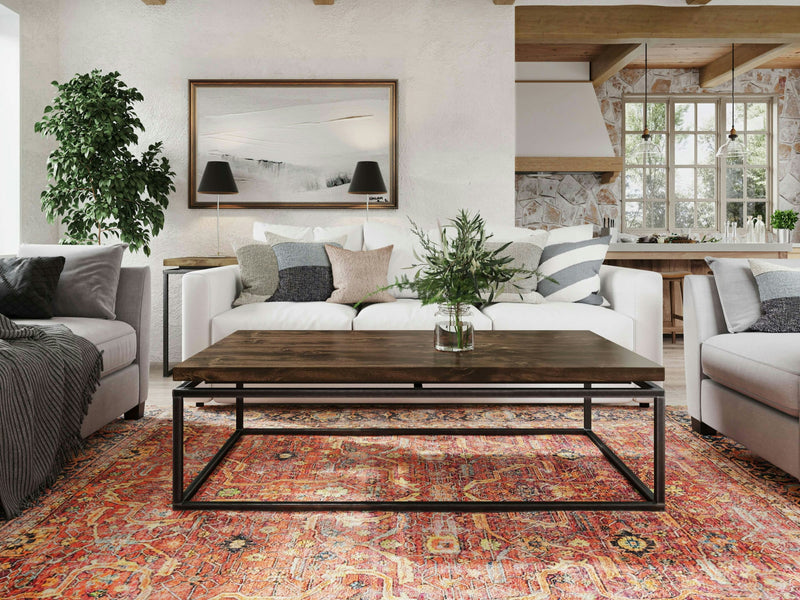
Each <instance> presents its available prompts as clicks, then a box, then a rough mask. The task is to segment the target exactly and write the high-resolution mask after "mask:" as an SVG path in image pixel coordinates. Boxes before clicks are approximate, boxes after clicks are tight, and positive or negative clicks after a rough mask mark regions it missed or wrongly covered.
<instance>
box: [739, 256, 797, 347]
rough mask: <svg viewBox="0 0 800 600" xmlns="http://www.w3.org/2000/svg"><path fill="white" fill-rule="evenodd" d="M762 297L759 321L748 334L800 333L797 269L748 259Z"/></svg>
mask: <svg viewBox="0 0 800 600" xmlns="http://www.w3.org/2000/svg"><path fill="white" fill-rule="evenodd" d="M750 270H751V271H752V272H753V276H754V277H755V278H756V284H757V285H758V295H759V296H760V297H761V318H759V319H758V321H756V322H755V323H754V324H753V326H752V327H750V331H762V332H765V333H800V269H793V268H792V267H787V266H786V265H783V264H778V263H772V262H767V261H765V260H752V259H751V260H750Z"/></svg>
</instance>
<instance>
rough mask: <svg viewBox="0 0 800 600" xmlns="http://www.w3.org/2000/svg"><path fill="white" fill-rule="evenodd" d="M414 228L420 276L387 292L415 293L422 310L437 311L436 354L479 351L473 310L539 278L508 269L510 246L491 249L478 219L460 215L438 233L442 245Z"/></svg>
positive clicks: (404, 278) (525, 271) (405, 279)
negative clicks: (435, 306)
mask: <svg viewBox="0 0 800 600" xmlns="http://www.w3.org/2000/svg"><path fill="white" fill-rule="evenodd" d="M411 225H412V228H411V230H412V232H413V234H414V235H415V236H416V237H417V238H418V239H419V243H420V246H421V250H422V251H421V255H417V259H418V260H419V261H420V262H419V263H418V264H414V265H413V266H412V267H411V268H412V269H417V271H416V273H415V274H414V276H413V277H412V278H409V277H408V276H407V275H403V276H402V277H401V278H399V279H397V280H396V281H395V283H394V284H392V285H389V286H386V287H385V288H383V289H389V288H392V287H396V288H399V289H407V290H411V291H413V292H416V293H417V295H418V296H419V299H420V300H421V301H422V304H423V305H427V304H438V305H439V311H438V312H437V313H436V326H435V333H434V345H435V347H436V349H437V350H441V351H445V352H464V351H467V350H472V349H473V348H474V347H475V335H474V329H473V325H472V321H471V320H470V311H471V310H473V305H483V304H487V303H489V302H491V301H492V300H493V299H494V295H495V292H496V291H497V290H498V288H499V287H500V286H501V285H505V287H506V289H508V287H509V286H510V287H511V288H512V289H517V290H519V289H521V288H520V286H519V283H521V282H522V281H524V280H527V279H530V278H532V277H535V276H538V275H539V274H538V272H537V271H533V270H529V269H526V268H518V267H512V266H511V265H510V263H511V262H512V258H511V257H509V256H505V255H504V253H503V251H504V250H505V249H506V248H507V247H508V246H509V244H510V242H509V243H507V244H502V245H500V246H497V247H494V245H492V246H491V247H490V246H489V245H487V242H488V241H489V239H490V238H491V237H492V236H491V234H487V233H486V226H485V223H484V220H483V219H482V218H481V216H480V215H479V214H475V215H470V214H469V213H467V212H466V211H464V210H462V211H460V212H459V213H458V216H457V217H456V218H455V219H451V220H450V222H449V224H448V225H445V226H443V227H441V228H440V235H441V240H440V241H435V240H432V239H431V238H430V237H429V236H428V235H427V234H426V233H425V232H424V231H422V230H421V229H420V228H419V227H417V225H416V223H414V222H413V221H412V222H411Z"/></svg>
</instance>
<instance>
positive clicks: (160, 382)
mask: <svg viewBox="0 0 800 600" xmlns="http://www.w3.org/2000/svg"><path fill="white" fill-rule="evenodd" d="M664 368H665V371H666V381H665V384H664V388H665V390H666V392H667V404H671V405H678V406H682V405H685V404H686V385H685V383H686V382H685V378H684V373H683V340H682V339H681V338H680V337H679V338H678V341H677V342H676V343H675V344H673V343H672V342H671V339H670V337H669V336H665V337H664ZM173 387H175V382H173V381H172V379H171V378H165V377H162V375H161V364H160V363H156V364H153V365H151V367H150V394H149V397H148V400H147V404H148V405H149V406H160V407H162V408H171V407H172V388H173Z"/></svg>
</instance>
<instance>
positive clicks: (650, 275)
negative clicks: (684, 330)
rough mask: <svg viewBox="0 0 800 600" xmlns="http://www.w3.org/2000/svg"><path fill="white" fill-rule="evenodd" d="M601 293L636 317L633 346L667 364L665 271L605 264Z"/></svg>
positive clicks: (621, 311) (648, 356)
mask: <svg viewBox="0 0 800 600" xmlns="http://www.w3.org/2000/svg"><path fill="white" fill-rule="evenodd" d="M600 294H601V295H602V296H603V297H604V298H605V299H606V300H608V301H609V302H610V303H611V308H612V310H614V311H616V312H619V313H622V314H624V315H627V316H629V317H630V318H631V319H633V348H631V350H633V351H634V352H636V353H637V354H640V355H641V356H644V357H645V358H649V359H650V360H652V361H653V362H656V363H658V364H659V365H662V364H664V346H663V344H664V342H663V339H662V336H663V331H664V322H663V318H664V317H663V303H664V291H663V284H662V280H661V274H660V273H656V272H654V271H645V270H642V269H628V268H626V267H614V266H611V265H603V266H602V267H600Z"/></svg>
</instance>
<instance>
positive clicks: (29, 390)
mask: <svg viewBox="0 0 800 600" xmlns="http://www.w3.org/2000/svg"><path fill="white" fill-rule="evenodd" d="M102 368H103V357H102V355H101V354H100V352H99V351H98V350H97V348H96V347H95V345H94V344H92V343H91V342H89V341H88V340H86V339H84V338H82V337H79V336H77V335H75V334H73V333H72V332H71V331H70V330H69V329H67V328H66V327H64V326H63V325H52V326H50V325H48V326H46V327H38V326H35V327H32V326H25V327H23V326H20V325H17V324H16V323H14V322H13V321H11V320H9V319H8V318H7V317H5V316H3V315H0V509H2V511H0V512H2V513H4V514H5V518H6V519H11V518H13V517H15V516H17V515H18V514H19V513H20V512H21V511H22V510H23V509H24V508H25V507H26V506H28V505H29V504H31V503H32V502H33V501H34V500H36V498H37V497H38V496H39V494H41V493H42V492H43V491H44V490H45V489H46V488H47V487H49V486H50V485H52V484H53V482H54V481H55V480H56V477H58V474H59V473H60V472H61V470H62V468H63V466H64V463H65V462H66V461H67V460H68V459H69V458H71V457H72V456H73V455H74V453H75V451H76V450H78V449H79V448H80V447H81V443H82V440H81V423H82V422H83V417H84V415H86V411H87V410H88V407H89V401H90V400H91V397H92V394H93V393H94V391H95V390H96V389H97V385H98V383H99V382H100V372H101V371H102Z"/></svg>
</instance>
